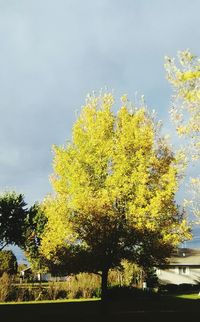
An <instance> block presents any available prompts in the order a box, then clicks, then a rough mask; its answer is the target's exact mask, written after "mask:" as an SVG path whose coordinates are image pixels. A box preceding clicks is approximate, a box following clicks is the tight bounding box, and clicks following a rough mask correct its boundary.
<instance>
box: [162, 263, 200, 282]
mask: <svg viewBox="0 0 200 322" xmlns="http://www.w3.org/2000/svg"><path fill="white" fill-rule="evenodd" d="M156 273H157V276H158V279H159V282H160V283H161V284H177V285H178V284H183V283H186V284H198V283H200V268H193V267H186V269H185V270H184V273H183V267H178V266H177V267H173V268H169V269H157V270H156Z"/></svg>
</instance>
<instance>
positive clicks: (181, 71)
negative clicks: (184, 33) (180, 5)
mask: <svg viewBox="0 0 200 322" xmlns="http://www.w3.org/2000/svg"><path fill="white" fill-rule="evenodd" d="M165 69H166V72H167V78H168V80H169V82H170V83H171V84H172V86H173V98H172V102H173V104H172V108H171V116H172V119H173V121H174V122H175V124H176V126H177V132H178V134H179V135H180V136H182V137H185V138H189V144H188V145H187V156H188V159H189V160H191V161H195V165H196V167H197V168H196V169H197V173H199V171H198V167H199V165H200V164H199V162H200V59H199V58H198V57H196V56H194V55H192V54H191V52H190V51H189V50H186V51H182V52H179V53H178V62H176V61H175V59H174V58H170V57H166V59H165ZM191 188H192V189H191V191H192V192H193V198H192V200H191V202H189V204H192V210H193V212H194V214H195V215H197V216H200V199H199V196H200V177H199V176H198V175H197V176H196V177H195V178H192V179H191Z"/></svg>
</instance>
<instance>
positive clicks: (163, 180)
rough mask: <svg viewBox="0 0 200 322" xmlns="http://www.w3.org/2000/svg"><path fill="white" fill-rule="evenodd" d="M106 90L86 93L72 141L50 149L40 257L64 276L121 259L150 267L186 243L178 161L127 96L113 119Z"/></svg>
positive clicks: (106, 267) (104, 272)
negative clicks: (179, 203)
mask: <svg viewBox="0 0 200 322" xmlns="http://www.w3.org/2000/svg"><path fill="white" fill-rule="evenodd" d="M113 103H114V97H113V95H112V94H110V93H105V94H100V95H99V96H89V97H88V99H87V101H86V105H85V106H84V107H83V110H82V112H81V114H80V117H79V118H78V119H77V121H76V123H75V124H74V127H73V133H72V142H71V143H68V144H67V145H66V146H61V147H57V146H54V153H55V157H54V163H53V166H54V172H55V174H54V175H53V176H52V184H53V187H54V190H55V195H54V196H49V197H47V198H46V200H45V201H44V212H45V215H46V217H47V220H48V221H47V224H46V226H45V231H44V234H43V238H42V246H41V252H42V253H43V254H44V255H45V256H46V258H47V259H49V260H51V261H53V262H54V264H55V265H59V264H63V268H64V266H65V270H66V271H68V272H69V271H70V270H72V271H73V270H79V271H81V270H82V271H84V270H85V271H90V272H94V273H101V276H102V297H103V298H104V297H105V294H106V289H107V277H108V271H109V269H110V268H113V267H116V266H117V265H119V264H120V262H121V260H122V259H128V260H132V261H134V262H136V263H138V264H139V265H142V266H143V267H145V266H151V265H154V264H155V263H159V262H160V261H163V259H164V258H165V257H166V256H168V255H169V254H170V252H171V251H172V249H173V247H174V246H176V245H177V244H179V243H180V242H181V241H183V240H184V239H185V238H189V231H188V226H187V223H186V220H185V219H184V218H183V215H182V214H181V213H180V212H179V209H178V207H177V206H176V203H175V200H174V196H175V193H176V191H177V186H178V161H177V160H176V158H175V156H174V154H173V153H172V151H171V150H170V148H169V146H168V145H167V143H166V142H165V140H164V139H162V138H161V137H160V135H159V131H158V126H157V124H156V122H155V120H154V119H153V118H152V117H151V115H150V113H149V112H148V111H147V110H146V109H145V108H143V107H141V108H140V109H137V108H135V109H133V108H132V107H131V109H130V108H129V102H128V100H127V98H126V96H124V97H122V107H121V108H120V109H119V111H118V113H117V115H115V114H114V113H113V112H112V111H111V108H112V106H113Z"/></svg>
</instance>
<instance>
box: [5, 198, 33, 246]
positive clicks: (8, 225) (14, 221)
mask: <svg viewBox="0 0 200 322" xmlns="http://www.w3.org/2000/svg"><path fill="white" fill-rule="evenodd" d="M26 215H27V208H26V203H25V201H24V196H23V195H22V194H17V193H15V192H5V193H4V194H1V195H0V250H2V249H3V248H4V247H5V246H6V245H8V244H15V245H18V246H21V245H22V244H23V242H24V236H23V226H24V220H25V218H26Z"/></svg>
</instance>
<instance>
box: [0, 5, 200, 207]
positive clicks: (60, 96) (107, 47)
mask: <svg viewBox="0 0 200 322" xmlns="http://www.w3.org/2000/svg"><path fill="white" fill-rule="evenodd" d="M199 12H200V2H199V1H198V0H192V1H184V0H173V1H164V0H152V1H149V0H146V1H145V0H143V1H142V0H123V1H122V0H107V1H106V0H84V1H81V0H79V1H78V0H71V1H70V0H54V1H52V0H20V1H16V0H13V1H11V0H6V1H4V0H0V48H1V49H0V70H1V73H0V111H1V118H0V122H1V126H0V169H1V171H0V189H1V190H2V191H4V190H5V189H15V190H16V191H18V192H22V193H24V194H25V196H26V200H27V201H28V202H29V203H33V202H34V201H35V200H42V199H43V198H44V196H45V195H46V194H47V193H48V192H50V191H51V187H50V185H49V179H48V176H49V175H50V174H51V172H52V169H51V164H52V153H51V146H52V144H54V143H55V144H63V143H64V142H65V141H66V139H67V138H70V135H71V134H70V133H71V126H72V124H73V122H74V120H75V114H76V110H79V109H80V107H81V105H83V103H84V100H85V96H86V94H87V93H88V92H91V91H92V90H97V91H98V90H99V89H101V88H104V87H105V86H107V87H108V89H114V92H115V94H116V96H117V97H119V96H121V95H122V94H123V93H127V94H128V95H129V97H130V98H131V99H133V98H134V93H135V91H139V93H141V94H144V95H145V97H146V101H147V104H148V106H149V107H150V108H154V109H155V110H156V111H157V112H158V115H159V118H161V119H162V120H163V123H164V124H165V129H168V130H169V131H171V129H172V125H171V124H170V121H169V116H168V108H169V102H170V95H171V90H170V86H169V84H168V83H167V81H166V80H165V73H164V68H163V60H164V56H165V55H171V56H175V55H176V53H177V51H178V50H183V49H186V48H190V49H191V51H192V52H193V53H195V54H197V55H200V45H199V40H200V28H199V25H200V24H199Z"/></svg>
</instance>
